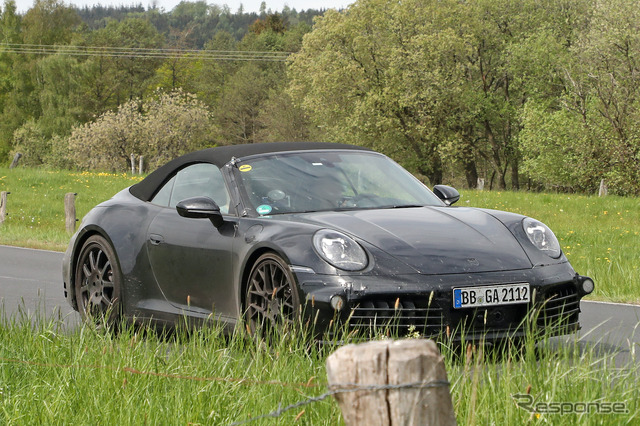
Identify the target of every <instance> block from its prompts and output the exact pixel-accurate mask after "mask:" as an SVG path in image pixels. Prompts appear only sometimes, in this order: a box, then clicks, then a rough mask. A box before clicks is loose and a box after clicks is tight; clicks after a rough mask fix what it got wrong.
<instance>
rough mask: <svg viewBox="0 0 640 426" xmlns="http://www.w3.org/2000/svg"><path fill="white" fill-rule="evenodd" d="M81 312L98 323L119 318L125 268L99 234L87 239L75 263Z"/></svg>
mask: <svg viewBox="0 0 640 426" xmlns="http://www.w3.org/2000/svg"><path fill="white" fill-rule="evenodd" d="M74 283H75V294H76V301H77V303H78V312H80V315H81V316H82V318H83V319H85V320H89V321H92V322H95V323H96V324H97V325H106V326H114V325H117V321H118V320H119V319H120V313H121V303H120V302H121V292H122V272H121V271H120V267H119V265H118V261H117V259H116V254H115V251H114V250H113V247H111V245H110V244H109V243H108V242H107V240H106V239H104V238H103V237H102V236H100V235H93V236H91V237H89V238H88V239H87V241H85V243H84V244H83V245H82V249H81V250H80V255H79V256H78V262H77V263H76V267H75V280H74Z"/></svg>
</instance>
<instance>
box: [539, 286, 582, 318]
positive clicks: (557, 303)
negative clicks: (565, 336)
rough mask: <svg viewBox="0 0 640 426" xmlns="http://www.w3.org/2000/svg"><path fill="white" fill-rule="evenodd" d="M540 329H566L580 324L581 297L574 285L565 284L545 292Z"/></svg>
mask: <svg viewBox="0 0 640 426" xmlns="http://www.w3.org/2000/svg"><path fill="white" fill-rule="evenodd" d="M543 298H544V301H543V302H542V303H543V304H542V309H541V310H540V314H539V315H538V321H537V323H538V327H553V328H556V327H565V326H569V325H572V324H577V323H578V315H579V314H580V297H579V296H578V292H577V290H576V288H575V286H574V285H572V284H565V285H561V286H557V287H553V288H551V289H549V290H546V291H545V294H544V296H543Z"/></svg>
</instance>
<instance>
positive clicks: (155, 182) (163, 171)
mask: <svg viewBox="0 0 640 426" xmlns="http://www.w3.org/2000/svg"><path fill="white" fill-rule="evenodd" d="M317 149H331V150H334V149H353V150H364V151H369V150H368V149H367V148H363V147H360V146H356V145H345V144H339V143H328V142H271V143H255V144H246V145H228V146H220V147H216V148H208V149H203V150H201V151H194V152H190V153H189V154H186V155H183V156H182V157H178V158H176V159H174V160H171V161H169V162H168V163H167V164H165V165H164V166H162V167H160V168H158V169H157V170H155V171H154V172H153V173H151V174H150V175H149V176H147V177H146V178H145V179H144V180H142V181H140V182H139V183H137V184H135V185H133V186H132V187H131V188H129V192H131V194H132V195H134V196H135V197H137V198H139V199H141V200H143V201H149V200H151V198H152V197H153V196H154V194H155V193H156V190H158V189H159V187H160V186H161V185H163V184H164V183H165V182H166V181H167V180H169V179H170V178H171V176H173V174H174V172H175V171H176V170H180V169H182V168H183V167H185V166H188V165H190V164H194V163H211V164H215V165H216V166H218V167H222V166H224V165H225V164H227V163H228V162H229V161H231V159H233V158H234V157H235V158H238V159H240V158H243V157H248V156H251V155H257V154H269V153H274V152H289V151H308V150H317Z"/></svg>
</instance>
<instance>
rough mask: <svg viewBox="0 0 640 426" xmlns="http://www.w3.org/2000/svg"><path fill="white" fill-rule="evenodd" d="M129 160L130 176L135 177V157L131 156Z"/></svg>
mask: <svg viewBox="0 0 640 426" xmlns="http://www.w3.org/2000/svg"><path fill="white" fill-rule="evenodd" d="M129 158H130V159H131V174H132V175H135V174H136V156H135V155H133V154H131V156H130V157H129Z"/></svg>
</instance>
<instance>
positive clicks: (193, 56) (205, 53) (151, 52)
mask: <svg viewBox="0 0 640 426" xmlns="http://www.w3.org/2000/svg"><path fill="white" fill-rule="evenodd" d="M0 51H4V52H9V53H18V54H21V53H22V54H35V55H38V54H40V55H47V54H61V55H68V56H85V57H90V56H102V57H117V58H140V59H177V58H180V59H190V60H205V61H266V62H284V61H286V60H287V58H288V57H289V55H290V54H291V52H268V51H244V50H198V49H166V48H143V47H111V46H69V45H60V46H57V45H47V44H24V43H0Z"/></svg>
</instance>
